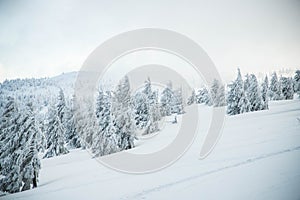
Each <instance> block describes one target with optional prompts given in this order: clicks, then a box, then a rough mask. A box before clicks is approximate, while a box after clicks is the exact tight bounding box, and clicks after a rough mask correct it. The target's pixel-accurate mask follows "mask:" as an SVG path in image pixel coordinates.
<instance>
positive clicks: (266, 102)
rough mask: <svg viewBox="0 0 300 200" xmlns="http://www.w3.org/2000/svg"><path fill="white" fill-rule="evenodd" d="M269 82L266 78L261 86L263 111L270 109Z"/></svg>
mask: <svg viewBox="0 0 300 200" xmlns="http://www.w3.org/2000/svg"><path fill="white" fill-rule="evenodd" d="M268 91H269V81H268V77H267V76H266V77H265V79H264V81H263V83H262V84H261V99H262V110H266V109H269V95H268Z"/></svg>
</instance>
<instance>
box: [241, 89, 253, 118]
mask: <svg viewBox="0 0 300 200" xmlns="http://www.w3.org/2000/svg"><path fill="white" fill-rule="evenodd" d="M238 107H239V109H240V111H239V112H240V113H239V114H242V113H246V112H250V103H249V100H248V98H247V96H246V94H245V91H244V90H243V91H242V95H241V99H240V101H239V103H238Z"/></svg>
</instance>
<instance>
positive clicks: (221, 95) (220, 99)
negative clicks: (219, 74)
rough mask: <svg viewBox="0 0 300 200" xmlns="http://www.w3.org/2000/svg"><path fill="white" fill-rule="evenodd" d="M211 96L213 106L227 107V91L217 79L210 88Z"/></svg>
mask: <svg viewBox="0 0 300 200" xmlns="http://www.w3.org/2000/svg"><path fill="white" fill-rule="evenodd" d="M210 94H211V100H212V103H213V106H215V107H220V106H225V89H224V86H223V85H222V84H221V83H220V82H219V81H218V80H217V79H214V80H213V83H212V85H211V88H210Z"/></svg>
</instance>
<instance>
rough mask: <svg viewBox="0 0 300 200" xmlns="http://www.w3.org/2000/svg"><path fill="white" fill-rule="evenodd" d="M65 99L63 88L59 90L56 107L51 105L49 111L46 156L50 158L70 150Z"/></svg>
mask: <svg viewBox="0 0 300 200" xmlns="http://www.w3.org/2000/svg"><path fill="white" fill-rule="evenodd" d="M64 114H65V99H64V95H63V92H62V90H60V92H59V96H58V102H57V104H56V106H55V107H53V106H51V107H50V108H49V113H48V124H47V126H48V127H47V131H46V132H47V134H46V135H47V152H46V154H45V155H44V158H50V157H53V156H58V155H61V154H66V153H68V152H69V151H68V150H67V148H66V147H65V133H66V130H65V127H64Z"/></svg>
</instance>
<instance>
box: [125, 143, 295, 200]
mask: <svg viewBox="0 0 300 200" xmlns="http://www.w3.org/2000/svg"><path fill="white" fill-rule="evenodd" d="M298 150H300V146H297V147H294V148H291V149H285V150H281V151H277V152H273V153H268V154H265V155H261V156H257V157H254V158H249V159H247V160H245V161H242V162H239V163H236V164H232V165H228V166H225V167H221V168H218V169H214V170H211V171H207V172H203V173H200V174H198V175H195V176H190V177H187V178H184V179H181V180H178V181H175V182H171V183H167V184H164V185H160V186H157V187H153V188H151V189H148V190H144V191H142V192H140V193H138V194H136V195H134V196H131V197H128V196H127V197H125V198H123V199H141V198H143V197H144V196H145V195H147V194H150V193H154V192H159V191H161V190H163V189H166V188H169V187H172V186H175V185H178V184H181V183H185V182H188V181H192V180H195V179H198V178H200V177H203V176H207V175H210V174H214V173H217V172H220V171H223V170H227V169H232V168H235V167H239V166H242V165H246V164H250V163H253V162H256V161H258V160H262V159H265V158H269V157H273V156H277V155H280V154H284V153H288V152H292V151H298Z"/></svg>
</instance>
